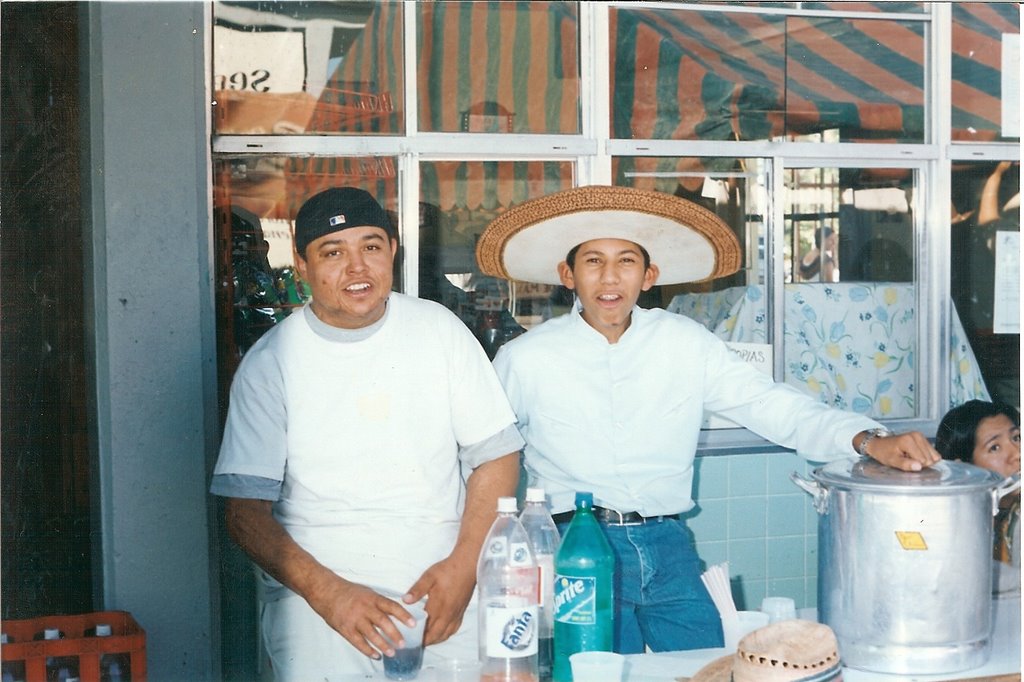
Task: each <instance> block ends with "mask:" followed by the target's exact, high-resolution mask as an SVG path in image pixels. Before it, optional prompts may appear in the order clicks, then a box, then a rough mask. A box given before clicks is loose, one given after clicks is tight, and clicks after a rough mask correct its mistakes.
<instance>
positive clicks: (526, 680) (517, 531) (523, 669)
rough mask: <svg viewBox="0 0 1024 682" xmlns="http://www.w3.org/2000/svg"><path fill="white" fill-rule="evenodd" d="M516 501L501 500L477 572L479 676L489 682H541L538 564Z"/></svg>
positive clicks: (514, 499) (513, 499) (507, 498)
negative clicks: (538, 671) (539, 671)
mask: <svg viewBox="0 0 1024 682" xmlns="http://www.w3.org/2000/svg"><path fill="white" fill-rule="evenodd" d="M517 511H518V509H517V508H516V498H514V497H500V498H498V517H497V518H496V519H494V523H493V524H492V525H491V530H490V532H489V533H488V534H487V539H486V540H485V541H484V546H483V549H481V551H480V562H479V563H478V564H477V569H476V582H477V592H478V609H479V625H480V630H479V638H480V639H479V642H480V645H479V646H480V666H481V667H480V675H481V679H486V680H487V681H488V682H537V610H538V605H539V601H540V593H539V589H540V580H539V577H538V572H537V562H536V561H535V560H534V558H533V550H532V549H531V548H530V541H529V539H528V538H527V537H526V530H524V529H523V524H521V523H520V522H519V519H518V518H517V517H516V512H517Z"/></svg>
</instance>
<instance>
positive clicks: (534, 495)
mask: <svg viewBox="0 0 1024 682" xmlns="http://www.w3.org/2000/svg"><path fill="white" fill-rule="evenodd" d="M526 501H527V502H544V501H545V498H544V488H527V489H526Z"/></svg>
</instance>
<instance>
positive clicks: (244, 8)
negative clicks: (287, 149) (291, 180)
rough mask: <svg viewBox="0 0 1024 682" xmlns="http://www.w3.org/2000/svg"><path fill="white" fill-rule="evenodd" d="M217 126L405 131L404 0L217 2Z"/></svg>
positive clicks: (238, 130)
mask: <svg viewBox="0 0 1024 682" xmlns="http://www.w3.org/2000/svg"><path fill="white" fill-rule="evenodd" d="M213 17H214V27H213V69H214V73H213V83H214V85H213V89H214V100H215V102H214V110H213V125H214V130H215V132H216V133H217V134H221V135H224V134H235V135H301V134H307V133H342V134H362V135H365V134H374V133H377V134H383V133H390V134H396V133H401V132H402V130H403V128H402V123H401V115H400V114H401V111H402V81H403V72H402V44H403V43H402V3H401V2H396V1H384V2H217V3H214V8H213Z"/></svg>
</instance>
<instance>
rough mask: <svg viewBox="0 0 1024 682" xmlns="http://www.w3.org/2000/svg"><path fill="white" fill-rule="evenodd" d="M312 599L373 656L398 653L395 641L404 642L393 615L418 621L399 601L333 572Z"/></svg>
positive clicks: (317, 608) (333, 624)
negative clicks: (392, 618) (393, 620)
mask: <svg viewBox="0 0 1024 682" xmlns="http://www.w3.org/2000/svg"><path fill="white" fill-rule="evenodd" d="M332 578H333V579H332ZM308 601H309V605H310V606H312V607H313V609H314V610H315V611H316V612H317V613H319V614H320V616H321V617H322V618H323V619H324V620H325V621H326V622H327V624H328V625H330V626H331V627H332V628H334V629H335V630H337V631H338V633H339V634H340V635H341V636H342V637H344V638H345V639H347V640H348V641H349V642H350V643H351V644H352V646H354V647H355V648H357V649H359V651H361V652H363V653H364V654H366V655H367V656H369V657H370V658H373V659H379V658H380V655H381V653H383V654H384V655H385V656H394V655H395V647H394V646H392V643H394V644H395V645H398V646H401V645H402V644H404V642H403V640H402V634H401V633H400V632H399V630H398V628H397V627H395V624H394V622H392V620H391V617H392V616H394V617H395V618H397V619H399V620H402V621H405V622H406V623H408V624H409V625H410V627H411V626H412V625H415V621H414V619H413V618H412V616H411V615H410V614H409V612H408V611H406V610H405V609H404V608H403V607H402V606H401V605H400V604H399V603H398V602H396V601H392V600H391V599H388V598H387V597H385V596H383V595H380V594H378V593H377V592H374V591H373V590H371V589H370V588H369V587H366V586H365V585H359V584H357V583H352V582H349V581H347V580H345V579H343V578H340V577H338V576H336V575H333V574H330V575H325V576H324V579H323V580H322V581H321V585H320V586H318V588H317V590H316V592H315V593H314V594H310V595H309V597H308ZM463 608H465V607H463ZM385 637H386V638H387V639H385ZM389 640H390V641H389ZM378 652H380V653H378Z"/></svg>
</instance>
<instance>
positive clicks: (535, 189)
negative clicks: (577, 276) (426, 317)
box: [419, 161, 574, 357]
mask: <svg viewBox="0 0 1024 682" xmlns="http://www.w3.org/2000/svg"><path fill="white" fill-rule="evenodd" d="M573 179H574V166H573V164H572V163H569V162H559V161H486V162H469V161H435V162H424V163H423V164H421V166H420V182H421V185H420V229H419V252H420V261H419V296H420V297H421V298H428V299H431V300H434V301H438V302H440V303H442V304H443V305H445V306H446V307H447V308H449V309H450V310H452V311H453V312H454V313H455V314H456V315H458V316H459V317H460V318H461V319H462V321H463V322H465V323H466V326H467V327H469V329H471V330H472V331H473V333H474V334H475V335H476V336H477V338H478V339H479V340H480V343H481V344H482V345H483V347H484V350H486V351H487V353H488V355H489V356H490V357H493V356H494V353H496V352H497V350H498V348H499V347H500V346H501V345H502V344H503V343H505V342H506V341H508V340H510V339H512V338H514V337H515V336H517V335H519V334H521V333H522V332H524V331H525V330H526V329H529V328H530V327H533V326H534V325H537V324H540V323H541V322H543V321H544V320H547V319H549V318H551V317H554V316H556V315H559V314H561V313H563V312H565V311H566V310H567V309H568V306H569V304H570V303H571V302H572V299H571V296H568V295H567V294H566V293H565V291H564V289H563V288H562V287H553V286H549V285H543V284H533V283H527V282H508V281H506V280H503V279H497V278H494V277H487V276H484V275H482V274H481V273H480V271H479V269H478V267H477V264H476V242H477V239H478V237H479V236H480V233H481V232H483V230H484V228H485V227H486V226H487V224H488V223H490V222H491V221H492V220H493V219H494V218H496V217H497V216H498V215H499V214H501V213H502V212H504V211H505V210H507V209H508V208H510V207H512V206H515V205H516V204H520V203H522V202H524V201H527V200H529V199H535V198H537V197H541V196H545V195H547V194H550V193H552V192H557V191H559V190H563V189H568V188H570V187H572V186H573Z"/></svg>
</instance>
